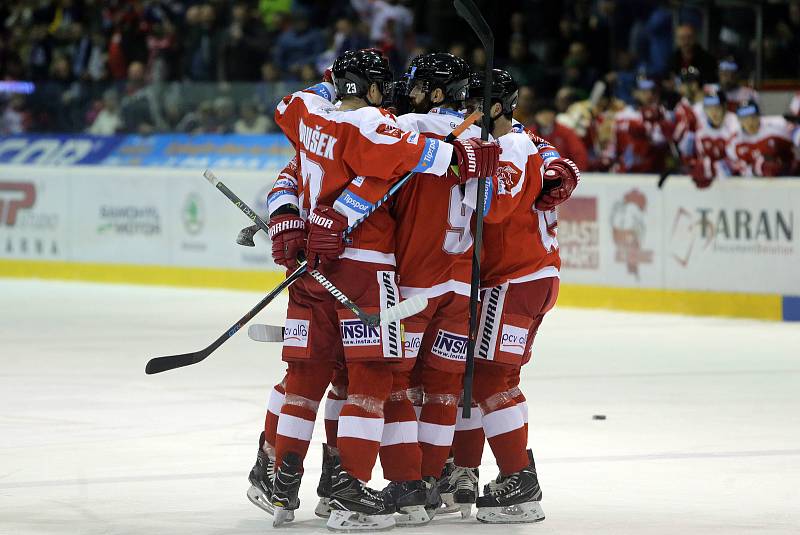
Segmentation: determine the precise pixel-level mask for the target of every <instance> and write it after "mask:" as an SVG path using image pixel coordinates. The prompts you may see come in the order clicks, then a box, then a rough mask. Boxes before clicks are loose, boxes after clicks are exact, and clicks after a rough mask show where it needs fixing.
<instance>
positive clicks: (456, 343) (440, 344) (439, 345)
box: [431, 329, 468, 361]
mask: <svg viewBox="0 0 800 535" xmlns="http://www.w3.org/2000/svg"><path fill="white" fill-rule="evenodd" d="M467 342H468V339H467V337H466V336H462V335H460V334H456V333H451V332H450V331H445V330H444V329H439V332H438V333H437V334H436V340H435V341H434V342H433V347H432V348H431V353H433V354H434V355H437V356H439V357H442V358H443V359H447V360H457V361H465V360H466V359H467Z"/></svg>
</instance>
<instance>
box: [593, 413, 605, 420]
mask: <svg viewBox="0 0 800 535" xmlns="http://www.w3.org/2000/svg"><path fill="white" fill-rule="evenodd" d="M605 419H606V415H605V414H595V415H594V416H592V420H605Z"/></svg>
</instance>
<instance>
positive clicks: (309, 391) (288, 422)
mask: <svg viewBox="0 0 800 535" xmlns="http://www.w3.org/2000/svg"><path fill="white" fill-rule="evenodd" d="M332 371H333V369H332V364H328V363H326V362H314V363H310V362H302V363H300V362H290V363H289V369H288V371H287V373H286V395H285V397H284V401H283V407H282V408H281V414H280V418H278V433H277V439H276V441H275V458H276V462H277V463H280V462H281V461H282V459H283V457H284V455H285V454H286V453H288V452H294V453H296V454H297V455H298V456H299V457H300V461H301V464H302V461H303V459H305V457H306V453H308V446H309V444H310V443H311V435H312V434H313V432H314V420H316V418H317V409H318V408H319V403H320V401H321V400H322V396H324V395H325V390H326V389H327V388H328V385H329V384H330V380H331V373H332Z"/></svg>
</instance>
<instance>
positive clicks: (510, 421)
mask: <svg viewBox="0 0 800 535" xmlns="http://www.w3.org/2000/svg"><path fill="white" fill-rule="evenodd" d="M483 87H484V77H483V75H482V74H473V76H472V78H471V79H470V98H469V100H468V106H467V108H468V109H470V108H472V107H479V106H480V103H481V101H482V98H483ZM516 95H517V84H516V83H515V82H514V80H513V79H512V77H511V75H510V74H509V73H508V72H506V71H503V70H499V69H495V70H494V80H493V83H492V108H491V112H490V116H491V118H492V125H491V130H490V131H491V133H492V135H493V136H494V138H495V139H497V140H498V142H499V143H500V146H501V148H502V150H503V152H502V155H501V162H500V165H499V168H498V172H497V176H496V184H495V187H496V188H497V189H496V194H495V196H494V198H493V204H494V206H492V210H491V211H490V212H489V214H487V218H486V221H485V223H486V224H485V226H484V231H483V232H484V234H483V255H482V256H483V258H482V259H481V288H483V292H482V298H481V300H482V311H481V323H480V328H479V331H478V340H477V344H476V354H475V377H474V386H473V388H474V398H475V401H476V402H477V403H478V405H479V407H480V412H481V413H482V420H481V423H482V429H483V432H484V433H485V435H486V437H487V438H488V441H489V446H490V447H491V449H492V453H494V456H495V458H496V459H497V464H498V466H499V467H500V475H499V476H498V478H497V479H496V480H495V481H494V482H493V483H490V484H489V485H487V486H486V487H485V488H484V494H483V496H480V497H479V498H477V502H476V505H477V507H478V515H477V516H478V520H480V521H482V522H489V523H512V522H513V523H517V522H535V521H538V520H542V519H544V513H543V512H542V509H541V506H540V505H539V500H540V499H541V496H542V493H541V490H540V488H539V482H538V479H537V477H536V468H535V466H534V463H533V457H532V455H531V454H530V452H529V451H527V452H526V448H527V426H526V424H525V421H526V414H524V412H523V410H522V407H523V405H522V402H523V401H524V397H523V396H522V394H521V392H520V391H519V388H518V386H517V385H518V383H519V373H520V368H521V367H522V365H523V364H525V363H526V362H527V361H528V360H529V359H530V356H531V345H532V343H533V339H534V336H535V335H536V331H537V329H538V328H539V325H540V324H541V322H542V319H543V318H544V315H545V314H546V313H547V312H548V311H549V310H550V309H551V308H552V307H553V305H554V304H555V301H556V297H557V295H558V280H559V279H558V269H559V266H560V264H561V261H560V259H559V254H558V242H557V241H556V212H555V210H554V208H555V207H556V206H557V205H558V204H560V203H562V202H564V201H565V200H566V199H567V198H569V196H570V195H571V194H572V191H573V190H574V189H575V187H576V186H577V184H578V181H579V179H580V172H579V171H578V169H577V167H576V166H575V164H574V163H572V162H571V161H570V160H567V159H565V158H561V157H560V156H559V155H558V153H557V152H556V151H555V149H553V147H552V146H551V145H550V144H549V143H547V142H546V141H544V140H542V139H541V138H539V137H537V136H535V135H532V134H531V133H529V132H527V131H524V130H522V131H520V130H519V129H516V128H513V125H512V117H513V111H514V108H515V104H516ZM453 446H454V451H455V464H456V466H457V468H456V470H455V472H454V473H453V476H452V477H454V478H455V479H460V480H462V481H464V480H466V481H469V482H471V483H472V484H473V485H474V484H475V483H476V482H477V469H478V465H479V463H480V458H481V452H482V451H483V436H482V434H477V433H457V434H456V438H455V443H454V445H453ZM465 488H466V487H465Z"/></svg>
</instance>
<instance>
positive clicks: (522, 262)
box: [481, 131, 561, 288]
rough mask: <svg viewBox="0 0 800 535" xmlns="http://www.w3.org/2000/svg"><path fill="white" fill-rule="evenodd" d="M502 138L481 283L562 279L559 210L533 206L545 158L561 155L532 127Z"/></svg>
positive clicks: (484, 247)
mask: <svg viewBox="0 0 800 535" xmlns="http://www.w3.org/2000/svg"><path fill="white" fill-rule="evenodd" d="M498 141H499V142H500V147H502V149H503V152H502V154H501V155H500V165H499V167H498V170H497V176H496V177H495V184H494V195H493V198H492V207H491V209H490V210H489V212H488V214H487V215H486V220H485V224H484V230H483V251H482V255H481V286H482V287H484V288H489V287H493V286H498V285H500V284H503V283H504V282H507V281H520V280H535V279H537V278H545V277H553V276H556V277H557V276H558V269H559V268H560V267H561V260H560V257H559V254H558V241H557V240H556V227H557V219H556V211H555V210H550V211H547V212H543V211H540V210H536V209H535V208H534V202H535V201H536V197H538V195H539V193H541V191H542V173H543V170H544V165H545V161H546V160H549V159H550V158H552V157H554V156H557V153H556V152H555V149H553V147H552V146H550V145H549V144H548V143H547V142H545V141H544V140H542V139H541V138H538V137H536V136H534V135H532V134H530V133H529V132H527V131H525V132H511V133H509V134H506V135H504V136H501V137H500V138H498Z"/></svg>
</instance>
